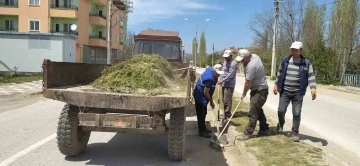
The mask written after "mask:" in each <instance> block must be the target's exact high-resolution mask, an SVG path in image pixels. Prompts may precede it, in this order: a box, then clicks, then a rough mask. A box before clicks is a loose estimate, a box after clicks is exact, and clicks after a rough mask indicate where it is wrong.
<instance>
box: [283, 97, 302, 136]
mask: <svg viewBox="0 0 360 166" xmlns="http://www.w3.org/2000/svg"><path fill="white" fill-rule="evenodd" d="M303 99H304V96H302V95H300V93H299V92H289V91H284V92H282V93H281V94H280V101H279V109H278V117H279V124H280V126H281V127H283V126H284V124H285V113H286V110H287V107H288V106H289V103H290V101H291V105H292V114H293V125H292V129H291V130H292V132H293V133H296V134H299V127H300V120H301V108H302V103H303Z"/></svg>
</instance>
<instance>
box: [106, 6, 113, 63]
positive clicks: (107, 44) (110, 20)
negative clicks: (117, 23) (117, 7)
mask: <svg viewBox="0 0 360 166" xmlns="http://www.w3.org/2000/svg"><path fill="white" fill-rule="evenodd" d="M112 4H113V1H112V0H108V15H107V18H108V19H107V28H106V30H107V37H106V47H107V53H106V63H107V64H111V30H112V25H111V22H112V18H111V15H112V14H111V13H112Z"/></svg>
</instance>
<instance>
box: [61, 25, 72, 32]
mask: <svg viewBox="0 0 360 166" xmlns="http://www.w3.org/2000/svg"><path fill="white" fill-rule="evenodd" d="M70 26H71V24H64V26H63V28H64V33H69V32H70Z"/></svg>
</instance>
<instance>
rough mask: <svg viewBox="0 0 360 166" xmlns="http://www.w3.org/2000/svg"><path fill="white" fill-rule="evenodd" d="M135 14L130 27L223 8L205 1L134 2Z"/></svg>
mask: <svg viewBox="0 0 360 166" xmlns="http://www.w3.org/2000/svg"><path fill="white" fill-rule="evenodd" d="M132 2H133V12H132V13H129V21H128V24H129V25H138V24H142V23H148V22H156V21H160V20H164V19H170V18H172V17H175V16H179V15H190V14H196V13H198V12H203V11H210V10H222V8H221V7H219V6H216V5H214V4H210V3H206V2H205V1H204V0H132Z"/></svg>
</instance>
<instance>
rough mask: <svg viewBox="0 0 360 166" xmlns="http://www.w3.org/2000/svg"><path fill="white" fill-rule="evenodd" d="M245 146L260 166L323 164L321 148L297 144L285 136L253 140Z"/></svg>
mask: <svg viewBox="0 0 360 166" xmlns="http://www.w3.org/2000/svg"><path fill="white" fill-rule="evenodd" d="M245 144H246V147H247V148H248V149H249V151H250V152H251V153H252V154H254V155H255V156H256V158H257V159H258V160H259V161H260V165H266V166H268V165H291V166H293V165H294V166H297V165H304V166H318V165H321V163H323V159H322V156H323V153H322V149H321V148H316V147H313V146H310V145H308V144H305V143H303V142H299V143H295V142H293V141H292V140H291V139H290V138H289V137H287V136H284V135H274V136H268V137H258V138H253V139H250V140H248V141H246V142H245Z"/></svg>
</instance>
